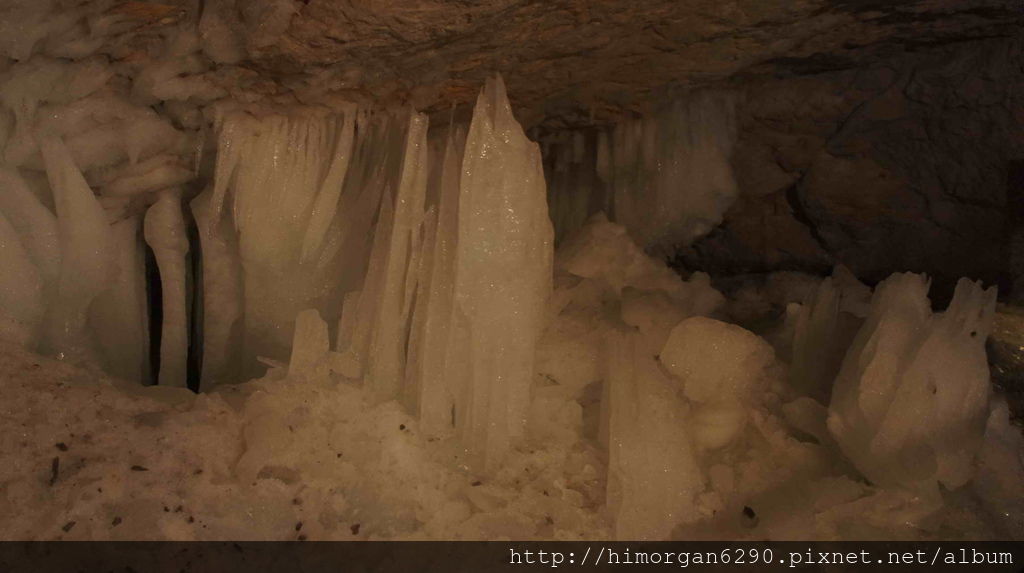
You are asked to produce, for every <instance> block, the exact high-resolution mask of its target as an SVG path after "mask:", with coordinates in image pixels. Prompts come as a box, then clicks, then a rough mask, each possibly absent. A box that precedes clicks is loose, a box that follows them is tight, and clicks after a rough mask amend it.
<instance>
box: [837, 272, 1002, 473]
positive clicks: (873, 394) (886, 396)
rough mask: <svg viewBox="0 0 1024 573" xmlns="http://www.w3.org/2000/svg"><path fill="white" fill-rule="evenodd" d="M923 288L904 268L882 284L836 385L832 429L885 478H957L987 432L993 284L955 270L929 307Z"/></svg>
mask: <svg viewBox="0 0 1024 573" xmlns="http://www.w3.org/2000/svg"><path fill="white" fill-rule="evenodd" d="M927 293H928V281H927V280H926V279H925V278H924V277H923V276H922V275H915V274H910V273H907V274H895V275H893V276H891V277H889V278H888V279H886V280H885V281H883V282H882V283H881V284H879V285H878V287H877V288H876V290H875V294H874V297H873V298H872V302H871V310H870V312H869V314H868V318H867V320H866V321H865V323H864V326H862V327H861V330H860V331H859V332H858V334H857V337H856V339H855V340H854V343H853V345H852V346H851V348H850V350H849V352H848V353H847V355H846V358H845V359H844V361H843V365H842V368H841V370H840V373H839V376H838V378H837V380H836V384H835V387H834V389H833V392H832V401H831V404H830V406H829V419H828V427H829V430H830V431H831V433H832V434H833V436H835V438H836V441H837V442H838V443H839V445H840V446H841V447H842V449H843V452H844V453H845V454H846V455H847V457H849V458H850V459H851V460H852V461H853V462H854V464H855V465H856V466H857V468H858V469H859V470H860V471H861V472H863V473H864V475H865V476H866V477H867V478H868V479H870V480H871V481H872V482H874V483H876V484H879V485H883V486H903V487H915V488H927V489H933V488H934V486H935V483H936V482H938V483H941V484H943V485H944V486H946V487H947V488H950V489H952V488H956V487H959V486H961V485H963V484H964V483H966V482H967V481H968V480H969V479H970V478H971V475H972V473H973V467H974V463H973V462H974V457H975V455H976V453H977V451H978V448H979V447H980V444H981V439H982V436H983V433H984V427H985V417H986V415H987V409H988V400H989V371H988V363H987V361H986V357H985V339H986V338H987V336H988V333H989V331H990V330H991V328H992V320H993V315H994V312H995V302H996V290H995V288H990V289H987V290H983V289H982V288H981V286H980V285H979V284H977V283H975V282H972V281H970V280H967V279H961V280H960V282H959V283H958V284H957V288H956V292H955V293H954V296H953V301H952V302H951V303H950V305H949V308H948V309H947V310H946V311H945V312H944V313H941V314H935V315H933V314H932V312H931V308H930V304H929V302H928V295H927Z"/></svg>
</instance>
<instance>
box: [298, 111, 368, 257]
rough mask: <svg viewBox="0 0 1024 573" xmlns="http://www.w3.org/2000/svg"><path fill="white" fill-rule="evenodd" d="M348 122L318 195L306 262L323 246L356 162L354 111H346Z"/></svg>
mask: <svg viewBox="0 0 1024 573" xmlns="http://www.w3.org/2000/svg"><path fill="white" fill-rule="evenodd" d="M344 123H345V125H344V127H343V128H342V129H341V130H340V131H339V132H338V138H337V141H335V143H334V159H332V160H331V166H330V168H329V169H328V171H327V176H326V177H324V181H323V184H322V185H321V189H320V192H319V193H318V194H317V198H316V202H315V203H314V205H313V214H312V216H311V217H310V221H309V227H307V228H306V236H305V238H304V239H303V242H302V262H309V261H311V260H312V258H313V253H314V252H315V251H316V249H317V248H319V247H320V245H321V244H322V243H323V241H324V235H325V234H326V233H327V228H328V227H329V226H330V224H331V221H332V220H333V219H334V214H335V212H336V211H337V209H338V199H339V198H340V196H341V190H342V186H343V184H344V181H345V174H346V173H347V172H348V166H349V162H350V161H351V159H352V145H353V139H354V135H355V110H354V108H353V109H349V110H346V112H345V115H344Z"/></svg>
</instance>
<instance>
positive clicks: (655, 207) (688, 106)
mask: <svg viewBox="0 0 1024 573" xmlns="http://www.w3.org/2000/svg"><path fill="white" fill-rule="evenodd" d="M735 98H736V96H735V94H733V93H730V92H726V91H714V90H704V91H698V92H695V93H692V94H688V95H686V96H683V97H678V98H675V99H674V100H672V103H671V104H670V105H669V106H667V107H666V108H665V109H663V110H661V111H659V112H658V113H654V114H649V115H645V116H642V117H638V118H635V119H634V118H631V119H626V120H624V121H621V122H619V123H617V124H616V125H615V126H614V127H612V128H610V129H607V130H602V131H599V132H597V133H596V134H589V135H584V134H583V133H580V132H574V133H569V134H558V135H556V136H554V138H553V139H551V140H549V141H547V142H546V145H547V147H548V149H547V150H546V153H545V155H546V156H548V157H550V158H551V159H550V161H549V163H548V169H547V176H548V179H549V181H550V185H551V189H550V191H549V194H548V195H549V203H550V205H551V219H552V221H553V222H554V225H555V232H556V237H557V238H558V240H559V241H561V240H562V239H564V238H566V237H568V236H569V235H570V234H571V233H572V232H573V231H575V230H576V229H578V228H579V227H581V226H582V225H583V224H584V223H585V222H586V220H587V217H589V216H590V215H592V214H593V213H596V212H599V211H600V212H605V213H607V214H608V215H609V218H610V219H612V220H613V221H615V222H617V223H619V224H621V225H623V226H625V227H626V228H627V229H629V232H630V235H631V236H632V237H633V238H634V239H635V240H636V241H637V242H639V243H640V244H641V245H642V246H644V247H660V248H663V249H671V248H675V247H677V246H679V245H687V244H689V243H690V242H692V241H693V240H695V239H697V238H699V237H701V236H703V235H705V234H707V233H708V232H709V231H711V229H713V228H714V227H715V226H716V225H718V224H719V223H720V222H721V221H722V216H723V215H724V214H725V211H726V209H728V208H729V206H730V205H731V204H732V203H733V201H734V200H735V199H736V195H737V193H738V191H737V187H736V182H735V180H734V178H733V174H732V168H731V166H730V160H731V157H732V149H733V147H734V145H735V140H736V120H735V111H734V110H735V105H736V102H735Z"/></svg>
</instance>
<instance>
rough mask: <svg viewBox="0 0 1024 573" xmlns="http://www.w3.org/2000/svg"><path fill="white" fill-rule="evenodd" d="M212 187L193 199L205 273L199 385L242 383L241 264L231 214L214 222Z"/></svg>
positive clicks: (202, 387) (206, 386)
mask: <svg viewBox="0 0 1024 573" xmlns="http://www.w3.org/2000/svg"><path fill="white" fill-rule="evenodd" d="M211 198H212V190H209V189H208V190H206V191H204V192H203V193H200V194H199V195H198V196H197V197H196V198H195V199H193V200H192V203H191V208H192V214H193V216H194V217H195V220H196V225H197V226H198V227H199V228H200V229H205V230H206V232H203V233H200V237H199V238H200V249H201V250H202V269H203V272H202V275H203V285H202V288H203V299H202V300H203V367H202V372H201V374H200V381H199V387H200V389H203V390H209V389H210V388H212V387H213V386H215V385H217V384H223V383H229V382H239V381H240V380H239V376H240V375H239V357H240V352H241V344H242V338H241V327H242V324H241V321H242V308H243V301H242V297H243V294H242V293H243V287H242V263H241V260H240V258H239V255H238V237H237V236H236V235H235V231H234V228H233V223H232V221H231V218H230V217H224V218H223V219H222V220H220V221H217V222H216V223H213V222H211V217H212V213H211V207H210V200H211Z"/></svg>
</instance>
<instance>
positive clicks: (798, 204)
mask: <svg viewBox="0 0 1024 573" xmlns="http://www.w3.org/2000/svg"><path fill="white" fill-rule="evenodd" d="M802 180H803V177H801V178H800V179H797V180H796V182H795V183H793V184H792V185H790V186H789V187H787V188H786V202H787V203H789V208H790V209H792V210H793V217H794V218H795V219H796V220H797V221H798V222H799V223H800V224H802V225H804V226H805V227H807V230H808V232H810V233H811V237H812V238H814V241H815V242H816V243H818V246H819V247H821V248H822V250H823V251H825V252H826V253H828V254H830V255H831V254H832V251H831V249H829V247H828V242H827V241H826V240H825V238H824V237H822V236H821V232H820V231H819V230H818V225H817V224H816V223H815V222H814V219H812V218H811V216H810V214H808V213H807V208H806V207H804V204H803V202H802V201H801V200H800V191H799V186H800V182H801V181H802Z"/></svg>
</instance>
